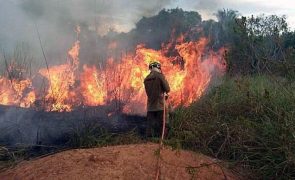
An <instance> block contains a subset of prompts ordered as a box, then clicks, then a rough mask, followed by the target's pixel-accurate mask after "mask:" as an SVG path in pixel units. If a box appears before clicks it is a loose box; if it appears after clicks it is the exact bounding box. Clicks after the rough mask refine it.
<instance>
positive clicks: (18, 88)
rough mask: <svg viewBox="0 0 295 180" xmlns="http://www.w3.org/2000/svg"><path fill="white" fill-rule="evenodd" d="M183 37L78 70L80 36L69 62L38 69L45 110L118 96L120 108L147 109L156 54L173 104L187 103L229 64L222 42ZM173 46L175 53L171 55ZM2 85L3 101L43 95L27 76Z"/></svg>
mask: <svg viewBox="0 0 295 180" xmlns="http://www.w3.org/2000/svg"><path fill="white" fill-rule="evenodd" d="M76 32H77V37H78V35H79V33H80V29H79V28H77V30H76ZM184 40H185V36H184V35H182V36H180V37H178V38H177V39H176V40H173V41H171V42H170V43H167V44H166V45H164V44H163V45H162V49H160V50H153V49H148V48H145V47H144V45H142V44H141V45H138V46H137V48H136V51H135V54H134V55H132V54H126V55H124V56H122V59H121V61H120V62H115V60H114V59H113V58H110V59H108V60H107V62H106V65H105V68H99V69H97V68H96V67H95V66H88V65H83V69H82V71H81V72H77V71H78V66H79V51H80V42H79V41H76V42H75V43H74V45H73V47H72V48H71V49H70V50H69V52H68V59H67V61H66V63H65V64H61V65H57V66H52V67H50V68H49V69H46V68H44V69H40V70H39V73H40V74H41V75H42V76H43V77H45V78H46V79H47V80H48V89H47V91H46V94H45V95H44V100H45V101H44V102H45V104H44V106H45V110H47V111H71V110H73V108H75V107H78V106H80V105H86V106H98V105H104V104H108V103H111V102H119V103H118V104H119V108H120V109H121V110H123V111H124V112H126V113H133V114H143V113H144V112H145V110H146V100H147V97H146V94H145V89H144V85H143V80H144V78H145V77H146V76H147V75H148V74H149V70H148V64H149V63H150V62H151V61H154V60H157V61H159V62H160V63H161V64H162V71H163V73H164V75H165V76H166V78H167V80H168V82H169V84H170V87H171V93H170V98H169V104H170V105H171V106H172V107H174V108H175V107H177V106H180V105H184V106H188V105H189V104H191V103H192V102H194V101H197V100H198V99H199V98H200V97H201V96H202V95H203V94H204V92H205V91H206V89H207V87H208V85H209V83H210V81H211V79H212V77H213V76H215V75H219V76H220V75H223V74H224V73H225V68H226V64H225V60H224V53H225V49H224V48H222V49H220V50H219V51H218V52H213V51H208V50H207V49H206V48H207V43H208V40H207V39H206V38H201V39H200V40H199V41H191V42H184ZM113 44H114V45H115V44H116V43H115V42H113ZM111 47H113V45H112V46H111ZM171 50H173V52H174V53H173V54H176V55H174V56H172V57H170V56H168V55H167V54H169V51H171ZM0 85H1V86H0V104H3V105H18V106H21V107H32V105H33V104H34V102H35V100H36V99H42V97H36V93H35V92H34V91H33V90H32V89H33V88H32V87H31V86H32V81H31V80H29V79H27V80H21V81H20V80H19V81H16V80H12V81H9V80H8V79H7V78H5V77H0ZM39 94H41V93H39Z"/></svg>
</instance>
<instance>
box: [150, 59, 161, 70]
mask: <svg viewBox="0 0 295 180" xmlns="http://www.w3.org/2000/svg"><path fill="white" fill-rule="evenodd" d="M153 68H158V69H161V64H160V63H159V62H157V61H153V62H151V63H150V64H149V69H150V70H151V69H153Z"/></svg>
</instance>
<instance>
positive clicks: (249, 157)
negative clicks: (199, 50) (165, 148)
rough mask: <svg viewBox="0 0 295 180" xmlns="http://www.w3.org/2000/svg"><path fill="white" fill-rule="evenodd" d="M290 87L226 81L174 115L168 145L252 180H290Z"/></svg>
mask: <svg viewBox="0 0 295 180" xmlns="http://www.w3.org/2000/svg"><path fill="white" fill-rule="evenodd" d="M294 86H295V84H294V83H290V82H288V81H285V80H278V79H273V78H269V77H267V76H254V77H250V76H247V77H240V78H226V79H225V80H224V83H223V84H222V85H221V86H219V87H216V88H214V89H213V90H212V91H211V92H210V93H209V94H207V95H206V96H204V97H203V98H202V99H201V100H200V101H198V102H196V103H194V104H192V105H191V106H190V107H188V108H181V109H178V110H176V111H175V113H174V115H173V116H172V117H171V118H172V119H171V123H172V124H171V131H170V133H169V138H168V144H171V145H173V146H177V147H182V148H185V149H191V150H194V151H201V152H203V153H205V154H207V155H210V156H213V157H217V158H220V159H224V160H227V161H231V162H233V165H234V166H240V167H243V168H247V169H249V170H251V171H252V172H254V175H253V178H254V177H255V176H256V175H259V176H258V178H266V179H269V178H275V179H279V178H282V179H292V178H294V177H295V131H294V130H295V121H294V119H295V96H294V95H295V90H294ZM256 178H257V177H256Z"/></svg>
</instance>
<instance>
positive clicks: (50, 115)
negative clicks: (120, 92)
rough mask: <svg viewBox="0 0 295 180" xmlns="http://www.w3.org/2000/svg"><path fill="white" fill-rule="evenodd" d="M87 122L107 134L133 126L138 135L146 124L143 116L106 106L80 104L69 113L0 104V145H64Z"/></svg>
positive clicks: (130, 128) (123, 130) (129, 128)
mask: <svg viewBox="0 0 295 180" xmlns="http://www.w3.org/2000/svg"><path fill="white" fill-rule="evenodd" d="M87 125H96V126H100V127H101V128H103V129H104V130H106V131H107V132H109V133H118V132H120V133H124V132H128V131H130V130H132V129H136V132H137V133H138V134H139V135H140V134H142V133H143V132H144V129H145V127H146V118H145V117H143V116H136V115H126V114H122V113H120V112H112V111H111V110H110V108H109V107H106V106H99V107H81V108H77V109H76V110H74V111H72V112H44V111H36V110H34V109H25V108H19V107H12V106H0V144H1V145H2V146H14V145H20V144H26V145H48V146H51V145H54V146H58V145H64V144H65V143H66V142H67V141H68V140H69V135H70V134H71V133H72V132H73V131H77V130H81V128H83V127H85V126H87Z"/></svg>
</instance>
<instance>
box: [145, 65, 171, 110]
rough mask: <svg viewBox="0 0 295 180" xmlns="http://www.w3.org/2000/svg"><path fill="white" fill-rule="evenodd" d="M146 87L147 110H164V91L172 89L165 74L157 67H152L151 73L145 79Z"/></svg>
mask: <svg viewBox="0 0 295 180" xmlns="http://www.w3.org/2000/svg"><path fill="white" fill-rule="evenodd" d="M144 87H145V92H146V94H147V97H148V102H147V111H162V110H163V108H164V107H163V106H164V104H163V98H164V93H168V92H169V91H170V87H169V84H168V82H167V80H166V79H165V77H164V75H163V74H162V73H161V72H160V71H157V69H152V70H151V73H150V74H149V75H148V76H147V77H146V78H145V79H144Z"/></svg>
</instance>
